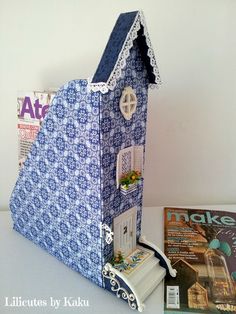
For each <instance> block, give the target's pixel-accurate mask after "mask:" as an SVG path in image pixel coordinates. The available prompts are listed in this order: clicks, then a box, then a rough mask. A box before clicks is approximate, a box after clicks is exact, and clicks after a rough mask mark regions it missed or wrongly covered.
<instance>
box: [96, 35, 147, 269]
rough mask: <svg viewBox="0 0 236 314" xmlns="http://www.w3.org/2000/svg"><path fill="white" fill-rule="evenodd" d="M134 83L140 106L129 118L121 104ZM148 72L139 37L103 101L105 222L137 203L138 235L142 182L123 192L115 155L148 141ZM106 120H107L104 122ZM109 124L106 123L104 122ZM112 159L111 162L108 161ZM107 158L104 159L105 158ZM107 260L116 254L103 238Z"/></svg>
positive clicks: (102, 144) (103, 197)
mask: <svg viewBox="0 0 236 314" xmlns="http://www.w3.org/2000/svg"><path fill="white" fill-rule="evenodd" d="M126 86H131V87H132V88H133V89H134V91H135V93H136V97H137V100H138V101H137V109H136V111H135V113H134V114H133V116H132V118H131V120H126V119H125V118H124V117H123V115H122V113H121V111H120V108H119V101H120V97H121V95H122V91H123V89H124V88H125V87H126ZM147 93H148V76H147V72H146V68H145V65H144V62H143V60H142V57H141V52H140V49H139V47H138V45H137V41H134V44H133V48H132V49H131V51H130V55H129V57H128V58H127V61H126V68H125V69H124V70H123V71H122V75H121V78H120V79H119V81H118V82H117V86H116V88H115V90H114V91H109V92H108V93H107V94H105V95H102V101H101V121H102V125H101V151H102V174H101V178H102V180H101V185H102V208H103V209H102V211H103V219H104V223H106V224H107V225H112V222H113V219H114V218H115V217H117V216H118V215H120V214H122V213H123V212H124V211H126V210H128V209H130V208H132V207H134V206H136V207H137V237H139V236H140V233H141V216H142V193H143V183H142V182H141V183H140V184H139V185H138V189H137V190H135V191H133V192H132V193H130V194H129V195H123V194H122V193H121V191H120V189H117V186H116V159H117V155H118V153H119V151H120V150H121V149H124V148H126V147H130V146H137V145H145V135H146V120H147V99H148V94H147ZM104 121H105V122H106V123H104ZM108 121H109V122H108ZM104 124H106V125H109V127H103V125H104ZM107 160H109V161H110V162H107ZM104 161H105V162H104ZM103 250H104V252H103V254H102V256H103V257H104V264H105V263H106V262H109V260H110V259H111V257H112V255H113V246H112V245H107V244H106V243H104V242H103Z"/></svg>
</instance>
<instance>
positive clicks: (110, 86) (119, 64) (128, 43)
mask: <svg viewBox="0 0 236 314" xmlns="http://www.w3.org/2000/svg"><path fill="white" fill-rule="evenodd" d="M141 25H142V26H143V30H144V36H145V38H146V43H147V46H148V52H147V55H148V56H149V58H150V64H151V66H152V68H153V74H154V75H155V83H152V84H150V85H149V86H150V87H154V86H155V87H159V86H160V85H161V78H160V74H159V70H158V67H157V63H156V59H155V56H154V51H153V48H152V44H151V40H150V37H149V34H148V31H147V26H146V23H145V18H144V15H143V12H142V11H139V12H138V14H137V15H136V17H135V20H134V23H133V25H132V26H131V28H130V31H129V32H128V34H127V36H126V39H125V42H124V44H123V47H122V49H121V51H120V53H119V56H118V58H117V61H116V64H115V66H114V68H113V70H112V72H111V74H110V76H109V78H108V80H107V82H99V83H92V80H91V79H88V88H89V90H91V91H93V92H97V91H100V92H101V93H102V94H105V93H107V92H108V91H109V90H114V88H115V86H116V83H117V81H118V79H120V78H121V75H122V69H123V68H124V67H125V66H126V60H127V58H128V57H129V55H130V49H131V48H132V46H133V42H134V40H135V39H136V38H137V37H138V31H139V30H140V28H141Z"/></svg>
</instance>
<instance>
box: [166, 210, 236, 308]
mask: <svg viewBox="0 0 236 314" xmlns="http://www.w3.org/2000/svg"><path fill="white" fill-rule="evenodd" d="M164 215H165V216H164V221H165V231H164V232H165V235H164V237H165V254H166V255H167V257H168V258H169V259H170V261H171V265H172V267H173V268H175V269H176V270H177V276H176V277H175V278H171V277H169V276H167V277H166V280H165V313H168V314H173V313H207V314H210V313H236V212H235V213H233V212H228V211H227V212H226V211H218V210H203V209H187V208H165V209H164Z"/></svg>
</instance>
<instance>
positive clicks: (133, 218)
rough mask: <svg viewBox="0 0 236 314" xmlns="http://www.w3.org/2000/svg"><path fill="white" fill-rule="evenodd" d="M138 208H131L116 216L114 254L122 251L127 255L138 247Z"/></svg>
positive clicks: (114, 223)
mask: <svg viewBox="0 0 236 314" xmlns="http://www.w3.org/2000/svg"><path fill="white" fill-rule="evenodd" d="M136 223H137V209H136V207H133V208H130V209H129V210H127V211H126V212H124V213H123V214H121V215H120V216H118V217H116V218H114V222H113V230H114V254H115V255H116V254H117V252H118V251H121V252H122V254H123V256H124V257H126V256H128V255H129V254H131V253H132V252H133V251H134V250H135V249H136Z"/></svg>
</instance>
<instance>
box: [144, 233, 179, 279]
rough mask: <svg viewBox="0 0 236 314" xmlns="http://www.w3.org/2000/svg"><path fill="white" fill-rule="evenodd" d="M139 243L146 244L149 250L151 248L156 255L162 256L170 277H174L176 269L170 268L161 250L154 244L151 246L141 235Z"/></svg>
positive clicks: (168, 261)
mask: <svg viewBox="0 0 236 314" xmlns="http://www.w3.org/2000/svg"><path fill="white" fill-rule="evenodd" d="M139 242H140V243H143V244H147V245H148V246H150V247H151V248H153V249H154V250H155V251H156V252H157V253H158V254H160V255H161V256H162V258H163V259H164V260H165V262H166V264H167V266H168V270H169V273H170V275H171V276H172V277H176V273H177V271H176V269H174V268H172V266H171V263H170V260H169V259H168V258H167V257H166V255H165V254H164V253H163V252H162V250H160V249H159V248H158V247H157V246H156V245H155V244H153V243H152V242H149V241H148V240H147V239H146V237H145V236H144V235H142V236H141V237H140V238H139Z"/></svg>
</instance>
